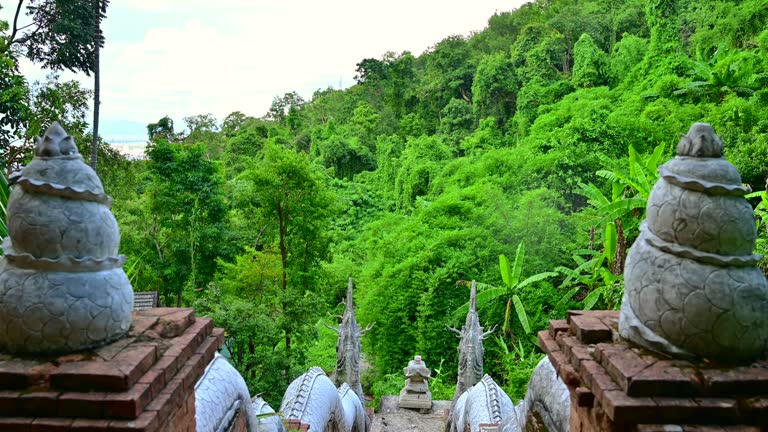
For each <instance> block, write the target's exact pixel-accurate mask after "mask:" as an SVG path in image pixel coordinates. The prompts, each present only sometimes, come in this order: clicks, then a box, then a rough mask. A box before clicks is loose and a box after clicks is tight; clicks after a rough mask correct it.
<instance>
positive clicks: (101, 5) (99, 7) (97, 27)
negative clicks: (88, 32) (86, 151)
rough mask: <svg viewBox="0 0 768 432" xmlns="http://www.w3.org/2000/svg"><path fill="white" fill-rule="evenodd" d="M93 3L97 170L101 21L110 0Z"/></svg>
mask: <svg viewBox="0 0 768 432" xmlns="http://www.w3.org/2000/svg"><path fill="white" fill-rule="evenodd" d="M91 1H93V15H94V17H95V20H94V32H93V39H94V44H93V141H91V167H92V168H93V169H94V170H96V167H97V165H98V161H99V160H98V154H99V151H98V150H99V105H101V69H100V67H99V51H100V49H101V47H102V46H104V34H103V33H102V31H101V20H102V19H104V18H106V17H107V6H109V0H91Z"/></svg>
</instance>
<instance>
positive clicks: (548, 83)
mask: <svg viewBox="0 0 768 432" xmlns="http://www.w3.org/2000/svg"><path fill="white" fill-rule="evenodd" d="M766 28H768V0H745V1H734V0H730V1H729V0H697V1H693V0H538V1H534V2H531V3H528V4H526V5H524V6H523V7H521V8H520V9H518V10H515V11H511V12H502V13H497V14H495V15H494V16H492V17H490V19H489V20H488V26H487V28H485V29H484V30H483V31H481V32H478V33H475V34H472V35H469V36H463V35H454V36H448V37H446V38H445V39H443V40H441V41H439V42H437V43H436V44H435V45H434V46H433V47H432V48H430V49H429V50H427V51H426V52H425V53H423V54H421V55H419V56H416V55H414V54H412V53H409V52H403V53H393V52H388V53H383V55H382V56H381V58H378V59H374V58H368V59H361V60H360V62H359V63H358V65H357V71H356V72H357V75H356V84H355V85H353V86H351V87H350V88H348V89H344V90H338V89H331V88H329V89H325V90H318V91H317V92H316V93H315V94H314V95H313V96H312V98H311V100H303V99H302V98H301V97H300V96H299V95H298V94H297V93H295V92H291V93H287V94H285V95H283V96H281V97H276V98H275V100H274V102H273V104H272V107H271V109H270V111H269V114H268V115H267V117H265V118H253V117H248V116H246V115H244V114H243V113H240V112H234V113H232V114H230V115H229V116H227V117H226V118H225V119H222V120H221V121H219V120H218V119H215V118H213V117H212V116H211V115H208V114H202V115H193V116H190V117H187V118H186V119H185V121H186V128H185V129H184V131H183V132H178V131H177V129H176V128H174V126H175V125H174V124H173V121H172V120H171V119H170V118H168V117H166V118H163V119H159V120H158V121H157V122H156V123H152V124H150V125H148V135H149V138H150V140H151V143H150V145H149V147H148V150H147V159H146V160H138V161H129V160H125V159H122V158H121V157H120V156H119V155H116V154H114V152H109V151H108V148H106V147H102V148H103V150H104V154H103V155H101V159H100V162H99V173H100V175H101V177H102V179H104V181H105V186H106V188H107V190H108V193H110V194H111V195H112V196H113V197H114V201H115V203H114V206H113V211H114V212H115V215H116V217H117V219H118V221H119V223H120V226H121V229H122V245H121V253H123V254H126V255H127V256H128V257H129V258H128V260H129V261H128V264H127V265H126V269H127V270H128V273H129V276H130V278H131V281H132V283H133V286H134V289H136V290H156V291H159V292H160V293H161V297H162V299H163V302H164V304H166V305H189V306H193V307H194V308H195V310H196V312H197V313H198V314H199V315H209V316H211V317H213V318H214V319H215V320H216V323H217V325H218V326H222V327H224V328H225V329H226V331H227V343H226V346H227V348H228V349H229V351H230V353H231V355H232V361H233V363H234V364H235V365H236V367H237V368H238V370H239V371H240V372H241V373H242V374H243V376H244V377H245V378H246V380H248V383H249V386H250V390H251V392H252V393H264V395H265V397H266V399H267V400H268V401H270V402H271V403H273V404H275V403H276V401H279V398H280V397H281V395H282V394H283V392H284V390H285V387H286V386H287V384H288V383H289V382H290V381H291V379H293V378H295V377H296V376H297V375H298V374H300V373H302V372H304V371H305V370H306V367H307V366H310V365H320V366H323V367H324V368H326V369H331V368H332V367H333V365H334V362H335V348H334V344H335V334H334V333H332V332H331V331H330V330H328V329H327V328H326V327H325V324H328V325H332V324H335V322H336V320H337V318H336V315H338V314H339V313H340V311H341V310H342V308H343V306H340V305H339V302H340V301H341V299H342V298H343V297H344V292H345V289H346V285H347V284H346V281H347V279H348V278H349V277H353V278H355V281H356V286H357V290H356V301H357V307H358V309H357V311H358V318H359V320H360V321H361V323H362V324H363V325H366V324H369V323H373V322H375V323H376V324H375V326H374V327H373V329H372V330H371V331H370V332H369V333H368V334H367V335H366V337H365V339H364V340H363V351H364V353H365V355H366V357H367V360H368V361H369V362H370V363H371V365H372V369H371V370H370V371H369V373H368V376H367V377H366V379H367V383H365V384H367V385H368V386H369V388H368V390H369V391H371V392H372V393H375V394H381V393H391V392H395V391H398V390H399V387H400V386H401V385H402V380H401V377H400V375H401V373H400V372H399V371H400V370H401V368H402V367H403V366H404V365H405V364H406V363H407V360H408V359H409V358H412V356H413V355H414V354H416V353H418V354H421V355H422V356H423V357H424V359H425V360H426V362H427V364H428V366H430V367H431V368H435V369H438V371H437V372H436V375H437V378H436V382H435V383H433V384H432V386H433V393H434V394H435V398H436V399H439V398H444V397H446V396H450V395H451V394H452V393H453V390H452V389H451V386H452V385H453V384H454V383H455V373H456V369H457V367H456V362H457V352H456V346H457V343H458V342H457V339H456V337H455V335H454V334H453V333H451V332H450V331H449V330H448V329H447V328H446V325H449V326H457V325H460V323H461V322H462V321H463V313H462V312H463V310H462V305H464V304H465V303H466V302H467V300H468V297H469V289H468V283H469V282H468V281H471V280H476V281H478V282H479V283H480V288H481V290H480V291H481V292H480V295H479V297H480V298H479V304H480V305H481V307H480V311H479V314H480V318H481V320H482V322H483V324H484V326H486V327H487V328H489V327H493V326H494V325H498V326H499V327H498V329H497V330H496V332H495V333H494V335H493V336H491V337H489V339H488V340H487V341H486V343H485V349H486V354H485V358H486V369H487V371H488V373H490V374H491V375H493V376H494V377H496V378H497V379H498V380H499V381H500V382H502V383H503V384H504V386H505V388H506V389H507V391H508V392H509V393H510V396H512V397H513V399H516V398H520V397H521V396H522V394H523V393H524V390H525V383H526V382H527V379H528V376H529V374H530V371H531V369H532V367H533V366H534V365H535V364H536V362H537V361H538V359H539V358H540V356H541V355H540V354H539V353H540V351H539V350H537V347H536V346H535V338H534V337H533V335H534V334H535V332H536V331H538V330H539V329H541V328H543V327H544V326H545V325H546V323H547V322H548V321H549V320H550V319H557V318H562V317H563V316H564V315H565V313H566V311H567V310H568V309H581V308H616V307H618V305H619V303H620V300H621V295H622V289H623V283H622V271H623V269H622V265H623V259H624V257H625V255H626V249H627V248H628V247H629V246H630V245H631V244H632V241H633V240H634V238H635V237H636V236H637V234H638V225H639V222H640V220H641V219H642V218H643V213H644V208H645V201H646V199H647V197H648V193H649V191H650V187H651V186H652V185H653V183H654V181H655V179H656V176H657V174H656V167H657V166H658V165H659V164H660V163H663V162H664V161H665V160H667V159H668V158H670V157H671V156H672V154H673V150H674V147H675V145H676V144H677V141H678V140H679V137H680V134H682V133H685V132H686V131H687V129H688V127H689V126H690V125H691V124H692V123H693V122H696V121H705V122H709V123H711V124H712V125H713V126H714V128H715V130H716V131H717V132H718V133H719V134H720V135H721V136H722V139H723V141H724V143H725V153H726V157H727V158H728V159H729V160H731V161H732V162H733V163H734V164H735V165H736V166H737V167H738V168H739V169H740V170H741V173H742V176H743V181H744V183H746V184H749V185H751V186H752V188H753V190H756V191H760V190H763V189H765V187H764V185H765V180H766V176H767V175H768V90H766V85H767V84H768V30H765V29H766ZM0 29H2V28H0ZM2 56H3V57H2V58H0V60H2V62H0V79H2V80H5V81H3V82H8V83H15V84H14V85H17V87H19V88H21V87H24V85H25V84H24V83H23V82H19V81H18V80H19V79H22V80H23V77H18V76H17V75H14V73H15V72H14V70H15V69H14V66H13V58H12V52H11V51H7V50H4V51H3V54H2ZM13 80H17V81H13ZM22 84H24V85H22ZM4 86H5V84H4ZM6 88H11V87H10V84H9V87H6ZM25 88H26V91H27V93H25V94H26V96H24V97H25V98H26V99H23V98H22V99H23V100H22V102H18V103H17V102H14V100H11V99H9V98H10V97H11V96H14V95H13V94H9V93H8V92H7V91H5V90H4V91H3V95H2V98H0V104H6V105H4V106H11V107H18V106H26V109H27V110H28V115H29V118H31V119H35V122H31V121H30V122H29V126H27V127H26V128H27V129H26V130H25V132H24V133H25V134H26V136H28V137H31V136H34V135H35V134H37V133H39V130H40V127H41V126H40V125H42V124H44V123H45V122H46V121H49V120H50V119H51V118H52V117H59V118H60V119H61V121H62V123H64V124H65V127H66V128H68V130H69V132H70V133H72V134H73V135H76V136H79V139H78V142H79V143H80V144H83V145H88V142H89V139H88V138H85V137H84V134H85V131H86V127H87V125H86V124H85V121H84V113H85V110H86V104H87V97H88V96H89V95H88V92H87V91H85V90H83V89H80V88H78V87H77V86H75V85H74V84H72V83H66V82H60V80H58V78H56V77H55V76H54V77H52V78H51V79H50V80H49V81H48V82H46V83H38V84H36V85H26V87H25ZM52 92H55V93H52ZM51 94H57V95H60V96H63V97H61V98H59V99H55V100H56V101H58V103H59V105H55V104H54V105H53V106H50V105H46V103H44V101H45V100H50V99H51ZM75 96H76V97H75ZM62 101H68V104H69V105H66V104H64V103H63V102H62ZM24 104H26V105H24ZM35 125H37V126H35ZM19 127H21V126H19V125H16V124H13V125H6V130H9V128H10V129H13V128H19ZM24 133H22V134H21V135H24ZM7 148H10V147H7ZM82 151H83V153H84V156H86V157H87V155H88V154H90V153H89V150H88V149H87V148H83V149H82ZM9 154H10V153H6V154H5V156H4V158H3V159H4V163H5V164H6V165H9V164H11V163H12V160H11V158H10V157H9ZM27 157H28V155H27ZM19 158H23V155H22V156H19ZM753 201H754V202H753V204H754V205H755V206H757V214H758V225H759V228H760V241H759V243H758V247H759V249H761V250H762V252H765V249H766V243H765V241H766V232H765V225H763V223H764V219H762V218H761V217H760V216H761V215H762V216H765V215H768V213H765V211H766V208H767V207H768V198H766V196H765V194H764V193H763V194H759V193H758V194H755V196H754V197H753ZM766 217H768V216H766ZM759 252H760V250H759ZM501 255H503V257H500V256H501ZM441 392H442V393H441Z"/></svg>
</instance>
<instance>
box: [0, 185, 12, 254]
mask: <svg viewBox="0 0 768 432" xmlns="http://www.w3.org/2000/svg"><path fill="white" fill-rule="evenodd" d="M0 178H2V180H0V239H3V238H5V237H7V236H8V226H7V225H6V224H5V221H6V217H7V214H6V212H5V206H6V205H8V197H9V196H10V195H11V189H10V188H9V187H8V180H7V179H6V178H5V176H2V175H0ZM1 253H2V252H0V254H1Z"/></svg>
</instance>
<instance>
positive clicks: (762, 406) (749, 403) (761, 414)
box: [739, 397, 768, 424]
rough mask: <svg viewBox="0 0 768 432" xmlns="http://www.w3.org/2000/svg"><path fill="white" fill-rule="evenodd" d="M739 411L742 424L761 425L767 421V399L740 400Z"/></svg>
mask: <svg viewBox="0 0 768 432" xmlns="http://www.w3.org/2000/svg"><path fill="white" fill-rule="evenodd" d="M739 409H740V412H741V413H742V414H743V416H744V423H747V424H762V423H764V422H766V419H768V397H756V398H751V399H745V400H742V401H741V404H740V405H739Z"/></svg>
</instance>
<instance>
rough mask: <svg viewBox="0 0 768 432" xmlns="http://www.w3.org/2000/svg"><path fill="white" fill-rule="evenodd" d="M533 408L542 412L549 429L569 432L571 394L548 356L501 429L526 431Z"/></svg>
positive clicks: (541, 363)
mask: <svg viewBox="0 0 768 432" xmlns="http://www.w3.org/2000/svg"><path fill="white" fill-rule="evenodd" d="M533 411H535V412H537V413H539V415H540V416H541V419H542V421H543V422H544V425H545V426H546V427H547V430H548V431H550V432H568V429H569V422H570V418H571V395H570V393H569V392H568V387H566V385H565V383H564V382H563V380H562V379H560V377H559V376H558V375H557V372H556V371H555V368H554V367H553V366H552V362H550V361H549V357H546V356H545V357H544V358H543V359H541V361H540V362H539V364H538V365H536V368H535V369H534V370H533V373H532V374H531V379H530V380H529V381H528V389H527V390H526V392H525V398H524V399H523V400H521V401H520V402H519V403H518V404H517V406H516V407H515V413H514V414H513V415H507V416H506V417H505V418H504V419H503V420H502V422H501V426H500V427H501V431H500V432H522V431H524V430H526V425H527V421H528V415H529V414H530V413H531V412H533Z"/></svg>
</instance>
